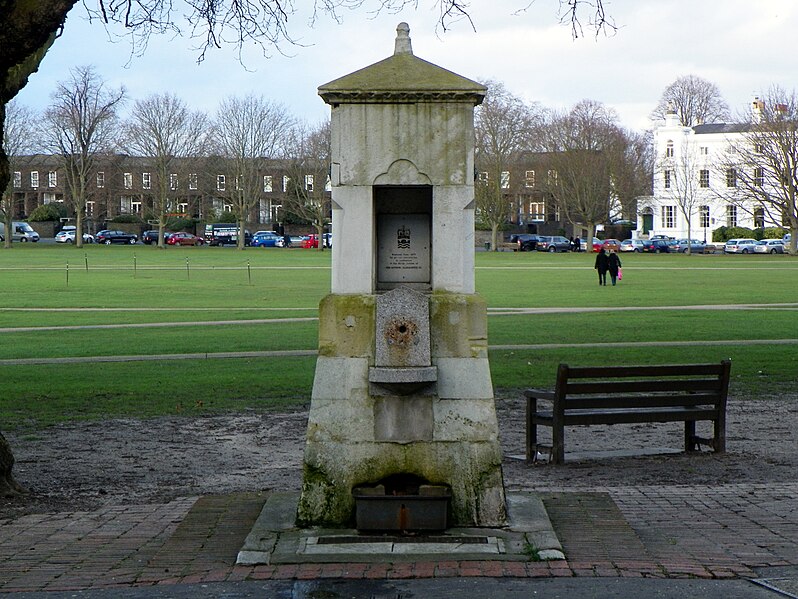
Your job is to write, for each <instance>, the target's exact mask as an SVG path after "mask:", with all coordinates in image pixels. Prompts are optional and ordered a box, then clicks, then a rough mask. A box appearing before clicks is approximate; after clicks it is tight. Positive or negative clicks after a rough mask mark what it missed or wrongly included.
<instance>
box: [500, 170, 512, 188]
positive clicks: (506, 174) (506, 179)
mask: <svg viewBox="0 0 798 599" xmlns="http://www.w3.org/2000/svg"><path fill="white" fill-rule="evenodd" d="M501 185H502V189H510V171H502V174H501Z"/></svg>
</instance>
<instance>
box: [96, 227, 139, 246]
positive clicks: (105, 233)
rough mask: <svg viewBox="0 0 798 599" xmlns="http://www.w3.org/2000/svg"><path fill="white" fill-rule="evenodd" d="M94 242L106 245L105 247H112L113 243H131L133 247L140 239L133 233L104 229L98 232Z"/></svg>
mask: <svg viewBox="0 0 798 599" xmlns="http://www.w3.org/2000/svg"><path fill="white" fill-rule="evenodd" d="M94 240H95V241H96V242H97V243H104V244H105V245H111V244H112V243H129V244H131V245H132V244H134V243H136V242H137V241H138V240H139V238H138V235H134V234H133V233H125V232H124V231H117V230H108V229H104V230H102V231H98V232H97V235H95V236H94Z"/></svg>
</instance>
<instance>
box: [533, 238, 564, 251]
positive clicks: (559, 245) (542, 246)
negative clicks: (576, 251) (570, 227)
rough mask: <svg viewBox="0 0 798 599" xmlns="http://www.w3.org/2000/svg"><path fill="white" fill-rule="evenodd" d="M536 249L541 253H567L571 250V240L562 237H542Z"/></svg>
mask: <svg viewBox="0 0 798 599" xmlns="http://www.w3.org/2000/svg"><path fill="white" fill-rule="evenodd" d="M535 249H536V250H537V251H539V252H551V253H554V252H567V251H568V250H570V249H571V240H570V239H568V238H567V237H562V236H561V235H554V236H551V237H541V238H540V239H539V240H538V243H537V246H536V247H535Z"/></svg>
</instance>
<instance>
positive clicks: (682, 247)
mask: <svg viewBox="0 0 798 599" xmlns="http://www.w3.org/2000/svg"><path fill="white" fill-rule="evenodd" d="M673 249H674V251H676V252H681V253H682V254H684V253H686V252H687V250H688V249H689V250H690V252H692V253H693V254H703V253H704V250H706V249H707V244H706V243H704V242H703V241H701V240H700V239H677V240H676V243H675V244H674V246H673Z"/></svg>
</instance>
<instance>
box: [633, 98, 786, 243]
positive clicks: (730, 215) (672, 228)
mask: <svg viewBox="0 0 798 599" xmlns="http://www.w3.org/2000/svg"><path fill="white" fill-rule="evenodd" d="M745 130H746V125H745V124H721V123H718V124H707V125H697V126H695V127H684V126H682V125H681V124H680V123H679V121H678V117H677V115H676V114H675V113H671V114H668V115H666V119H665V124H664V125H663V126H662V127H659V128H658V129H656V130H655V131H654V148H655V151H656V162H655V166H654V173H653V196H650V197H648V198H644V199H641V200H640V201H639V202H638V218H637V224H638V226H637V230H636V231H635V232H634V236H635V237H636V238H647V237H650V236H652V235H667V236H668V237H673V238H676V239H685V238H687V237H688V218H687V214H689V215H690V227H689V229H690V230H689V236H690V237H691V238H692V239H699V240H705V241H707V242H711V240H712V232H713V231H714V230H715V229H718V228H719V227H722V226H727V227H733V226H737V227H748V228H751V229H753V228H756V227H760V226H765V227H778V226H780V223H778V222H774V221H772V220H771V219H769V218H768V217H767V215H766V214H765V213H764V212H765V211H762V210H761V206H760V204H759V202H758V201H756V200H755V199H753V198H746V197H744V196H743V195H742V190H741V189H739V188H737V187H735V185H734V179H735V177H734V175H733V174H731V173H729V172H728V169H727V167H726V162H727V157H728V156H729V153H730V148H731V146H732V145H733V144H740V143H741V142H743V141H745V135H746V133H745ZM737 168H750V169H753V168H754V166H740V167H737Z"/></svg>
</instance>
